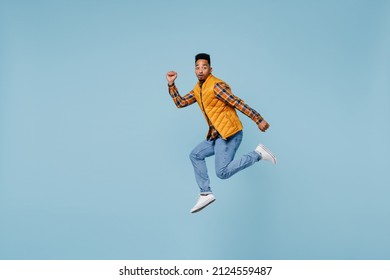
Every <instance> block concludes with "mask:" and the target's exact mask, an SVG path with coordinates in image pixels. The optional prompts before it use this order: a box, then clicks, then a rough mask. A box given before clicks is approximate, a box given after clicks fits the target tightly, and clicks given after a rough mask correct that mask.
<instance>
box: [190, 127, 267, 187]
mask: <svg viewBox="0 0 390 280" xmlns="http://www.w3.org/2000/svg"><path fill="white" fill-rule="evenodd" d="M242 135H243V133H242V131H239V132H237V133H236V134H234V135H233V136H231V137H229V138H228V139H227V140H223V139H222V138H217V139H213V140H205V141H202V142H201V143H200V144H199V145H198V146H196V147H195V148H194V149H193V150H192V152H191V154H190V159H191V162H192V165H193V166H194V172H195V179H196V182H197V183H198V186H199V188H200V192H201V194H207V193H211V192H212V191H211V188H210V178H209V175H208V173H207V166H206V161H205V158H206V157H210V156H213V155H215V172H216V175H217V177H218V178H221V179H227V178H230V177H231V176H232V175H234V174H236V173H237V172H238V171H241V170H243V169H245V168H247V167H249V166H251V165H252V164H254V163H255V162H257V161H259V160H260V159H261V156H260V155H259V154H258V153H256V152H255V151H252V152H250V153H248V154H245V155H243V156H241V157H240V158H238V159H234V155H235V154H236V151H237V149H238V147H239V146H240V144H241V141H242Z"/></svg>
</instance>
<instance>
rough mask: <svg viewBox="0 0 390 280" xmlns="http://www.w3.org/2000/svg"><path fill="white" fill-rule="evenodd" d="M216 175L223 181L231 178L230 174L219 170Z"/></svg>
mask: <svg viewBox="0 0 390 280" xmlns="http://www.w3.org/2000/svg"><path fill="white" fill-rule="evenodd" d="M216 175H217V177H218V178H219V179H222V180H224V179H227V178H229V177H230V176H229V173H227V172H225V171H224V170H219V171H217V172H216Z"/></svg>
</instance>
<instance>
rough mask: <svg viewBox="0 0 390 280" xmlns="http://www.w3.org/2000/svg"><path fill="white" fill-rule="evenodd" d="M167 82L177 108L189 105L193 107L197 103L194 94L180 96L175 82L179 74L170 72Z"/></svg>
mask: <svg viewBox="0 0 390 280" xmlns="http://www.w3.org/2000/svg"><path fill="white" fill-rule="evenodd" d="M166 77H167V81H168V91H169V94H170V95H171V97H172V99H173V102H175V105H176V107H177V108H183V107H187V106H188V105H191V104H193V103H195V102H196V99H195V96H194V94H193V92H192V91H191V92H189V93H187V94H186V95H184V96H181V95H180V94H179V91H178V90H177V88H176V86H175V80H176V78H177V73H176V72H174V71H169V72H168V73H167V76H166Z"/></svg>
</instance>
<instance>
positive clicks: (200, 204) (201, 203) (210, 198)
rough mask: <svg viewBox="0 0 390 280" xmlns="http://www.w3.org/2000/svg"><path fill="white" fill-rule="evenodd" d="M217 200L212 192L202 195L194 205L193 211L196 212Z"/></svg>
mask: <svg viewBox="0 0 390 280" xmlns="http://www.w3.org/2000/svg"><path fill="white" fill-rule="evenodd" d="M214 201H215V197H214V195H213V194H212V193H210V194H208V195H200V196H199V198H198V201H197V202H196V204H195V206H194V207H192V209H191V213H196V212H199V211H200V210H202V209H203V208H205V207H206V206H208V205H209V204H210V203H212V202H214Z"/></svg>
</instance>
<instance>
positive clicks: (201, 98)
mask: <svg viewBox="0 0 390 280" xmlns="http://www.w3.org/2000/svg"><path fill="white" fill-rule="evenodd" d="M202 86H203V84H202V85H199V87H200V101H201V103H202V109H203V113H204V115H205V116H206V120H207V124H208V125H209V129H210V128H211V127H212V128H214V129H215V131H216V132H217V133H218V134H219V132H218V130H217V129H216V128H215V127H214V125H212V123H211V121H210V118H209V116H208V115H207V113H206V109H205V108H204V104H203V92H202ZM209 132H210V131H209ZM210 136H211V135H210Z"/></svg>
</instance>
